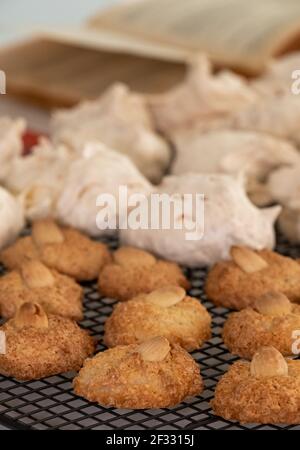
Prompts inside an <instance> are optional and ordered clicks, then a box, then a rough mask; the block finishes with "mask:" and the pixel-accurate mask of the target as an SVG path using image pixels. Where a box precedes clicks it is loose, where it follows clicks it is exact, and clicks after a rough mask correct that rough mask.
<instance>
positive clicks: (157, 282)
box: [98, 247, 300, 301]
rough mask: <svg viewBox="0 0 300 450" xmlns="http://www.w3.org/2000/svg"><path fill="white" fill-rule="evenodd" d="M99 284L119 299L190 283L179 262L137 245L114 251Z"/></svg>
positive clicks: (184, 285)
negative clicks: (163, 258) (157, 255)
mask: <svg viewBox="0 0 300 450" xmlns="http://www.w3.org/2000/svg"><path fill="white" fill-rule="evenodd" d="M299 267H300V266H299ZM98 285H99V290H100V292H101V294H103V295H105V296H106V297H110V298H114V299H116V300H119V301H126V300H130V299H132V298H133V297H135V296H137V295H139V294H148V293H150V292H152V291H154V290H155V289H159V288H161V287H164V286H170V285H174V286H181V287H183V288H184V289H189V287H190V284H189V282H188V280H187V279H186V277H185V276H184V274H183V273H182V271H181V269H180V267H179V266H178V265H177V264H176V263H173V262H169V261H164V260H161V259H157V258H155V256H153V255H152V254H151V253H148V252H146V251H144V250H140V249H137V248H133V247H120V248H119V249H118V250H117V251H115V252H114V254H113V262H112V263H111V264H108V265H106V266H105V267H104V269H103V270H102V271H101V273H100V277H99V282H98Z"/></svg>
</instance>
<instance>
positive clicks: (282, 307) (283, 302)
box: [254, 292, 292, 316]
mask: <svg viewBox="0 0 300 450" xmlns="http://www.w3.org/2000/svg"><path fill="white" fill-rule="evenodd" d="M254 308H255V309H256V310H257V311H258V312H259V313H261V314H264V315H265V316H284V315H286V314H289V313H290V312H291V311H292V304H291V302H290V301H289V299H288V298H287V297H286V296H285V295H284V294H282V293H281V292H268V293H267V294H265V295H263V296H262V297H260V298H258V299H257V300H256V301H255V303H254Z"/></svg>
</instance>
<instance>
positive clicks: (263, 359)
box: [250, 347, 288, 377]
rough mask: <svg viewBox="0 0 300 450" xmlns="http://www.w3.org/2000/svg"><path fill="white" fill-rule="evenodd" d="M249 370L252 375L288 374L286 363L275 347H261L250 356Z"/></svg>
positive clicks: (275, 375)
mask: <svg viewBox="0 0 300 450" xmlns="http://www.w3.org/2000/svg"><path fill="white" fill-rule="evenodd" d="M250 372H251V375H253V376H254V377H277V376H286V375H288V365H287V362H286V360H285V359H284V357H283V356H282V354H281V353H280V352H279V351H278V350H276V348H274V347H262V348H260V349H259V350H258V351H257V352H256V353H255V355H254V356H253V358H252V361H251V364H250Z"/></svg>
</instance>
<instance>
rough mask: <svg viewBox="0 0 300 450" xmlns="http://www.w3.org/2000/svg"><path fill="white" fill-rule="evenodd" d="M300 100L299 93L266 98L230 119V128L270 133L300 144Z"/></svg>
mask: <svg viewBox="0 0 300 450" xmlns="http://www.w3.org/2000/svg"><path fill="white" fill-rule="evenodd" d="M299 121H300V101H299V98H298V96H297V95H293V94H291V93H289V92H288V93H286V94H284V95H280V96H272V97H270V98H266V99H265V100H264V101H263V102H260V103H258V104H256V105H253V106H250V107H249V108H246V109H244V110H243V111H240V112H238V113H236V114H233V115H232V117H231V119H230V125H229V126H230V128H234V129H240V130H252V131H261V132H264V133H269V134H271V135H273V136H277V137H279V138H283V139H290V140H291V141H294V142H295V143H296V144H297V145H299V144H300V131H299Z"/></svg>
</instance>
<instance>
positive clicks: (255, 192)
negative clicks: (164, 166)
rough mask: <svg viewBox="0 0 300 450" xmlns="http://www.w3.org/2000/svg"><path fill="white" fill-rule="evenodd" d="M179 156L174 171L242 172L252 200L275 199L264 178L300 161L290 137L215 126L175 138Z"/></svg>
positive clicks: (176, 173)
mask: <svg viewBox="0 0 300 450" xmlns="http://www.w3.org/2000/svg"><path fill="white" fill-rule="evenodd" d="M174 143H175V145H176V150H177V157H176V159H175V161H174V164H173V167H172V169H171V173H173V174H175V175H181V174H184V173H188V172H195V173H228V174H232V175H235V174H236V175H237V174H239V173H240V172H243V173H244V174H245V176H246V179H247V186H246V187H247V193H248V195H249V197H250V198H251V200H252V201H253V203H255V204H257V205H259V206H262V205H266V204H268V203H271V202H272V197H271V196H269V191H268V189H267V188H266V184H265V180H267V179H268V176H269V174H270V173H272V171H274V170H275V169H278V167H280V166H294V165H295V164H297V163H298V164H300V155H299V153H298V151H297V149H296V148H295V147H294V146H293V145H292V144H290V143H289V142H287V141H284V140H280V139H277V138H273V137H271V136H269V135H266V134H263V133H256V132H247V131H238V130H226V129H224V130H215V131H211V132H209V133H199V132H197V131H185V132H181V133H178V134H177V136H176V137H175V139H174Z"/></svg>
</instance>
